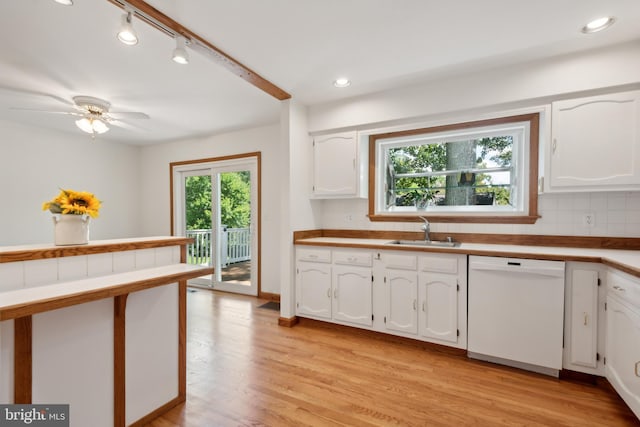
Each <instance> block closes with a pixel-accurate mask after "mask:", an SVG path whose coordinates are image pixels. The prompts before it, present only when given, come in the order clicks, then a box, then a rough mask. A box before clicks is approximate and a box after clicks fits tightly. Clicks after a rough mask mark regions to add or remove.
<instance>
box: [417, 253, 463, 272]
mask: <svg viewBox="0 0 640 427" xmlns="http://www.w3.org/2000/svg"><path fill="white" fill-rule="evenodd" d="M418 265H419V267H420V271H430V272H433V273H447V274H458V258H457V257H451V256H447V255H423V256H420V259H419V260H418Z"/></svg>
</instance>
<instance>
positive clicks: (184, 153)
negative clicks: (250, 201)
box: [138, 125, 288, 294]
mask: <svg viewBox="0 0 640 427" xmlns="http://www.w3.org/2000/svg"><path fill="white" fill-rule="evenodd" d="M279 138H280V128H279V127H278V125H273V126H262V127H257V128H252V129H247V130H241V131H237V132H230V133H226V134H221V135H213V136H209V137H205V138H201V139H194V140H185V141H179V142H171V143H167V144H160V145H152V146H145V147H143V148H141V156H140V164H139V166H140V177H141V178H140V193H139V194H138V196H139V203H140V204H141V205H142V206H144V210H143V211H142V212H141V213H140V217H141V227H140V235H142V236H153V235H169V234H170V233H171V222H170V188H169V177H170V170H169V164H170V163H171V162H177V161H184V160H197V159H206V158H213V157H221V156H227V155H233V154H241V153H248V152H255V151H260V152H261V153H262V155H261V159H262V250H261V254H262V291H263V292H271V293H277V294H279V293H280V281H279V280H280V273H279V255H278V251H275V250H273V248H277V247H278V246H279V244H280V235H279V225H280V215H279V212H280V209H281V206H280V200H281V182H280V176H281V171H282V170H283V168H285V170H286V168H288V164H287V162H286V160H283V159H281V157H280V156H279V149H280V148H279V147H280V145H279V144H280V139H279Z"/></svg>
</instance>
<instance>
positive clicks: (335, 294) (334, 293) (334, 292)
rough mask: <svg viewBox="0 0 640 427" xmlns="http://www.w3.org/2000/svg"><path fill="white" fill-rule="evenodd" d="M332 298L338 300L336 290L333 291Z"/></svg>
mask: <svg viewBox="0 0 640 427" xmlns="http://www.w3.org/2000/svg"><path fill="white" fill-rule="evenodd" d="M333 297H334V298H338V290H337V289H334V290H333Z"/></svg>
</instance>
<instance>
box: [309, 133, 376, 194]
mask: <svg viewBox="0 0 640 427" xmlns="http://www.w3.org/2000/svg"><path fill="white" fill-rule="evenodd" d="M359 145H360V144H359V141H358V134H357V132H355V131H353V132H344V133H337V134H332V135H321V136H315V137H314V138H313V197H314V198H318V199H329V198H351V197H364V194H363V193H364V192H365V191H366V185H365V181H364V179H365V173H366V169H365V168H364V167H363V164H362V162H361V155H362V154H363V153H361V152H360V151H361V150H360V149H359Z"/></svg>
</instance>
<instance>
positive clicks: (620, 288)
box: [613, 285, 626, 292]
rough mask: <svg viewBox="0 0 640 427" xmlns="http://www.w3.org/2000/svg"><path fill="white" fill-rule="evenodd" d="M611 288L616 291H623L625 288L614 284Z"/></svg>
mask: <svg viewBox="0 0 640 427" xmlns="http://www.w3.org/2000/svg"><path fill="white" fill-rule="evenodd" d="M613 289H615V290H616V291H620V292H624V291H625V290H626V289H625V288H622V287H620V286H618V285H615V286H614V287H613Z"/></svg>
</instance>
